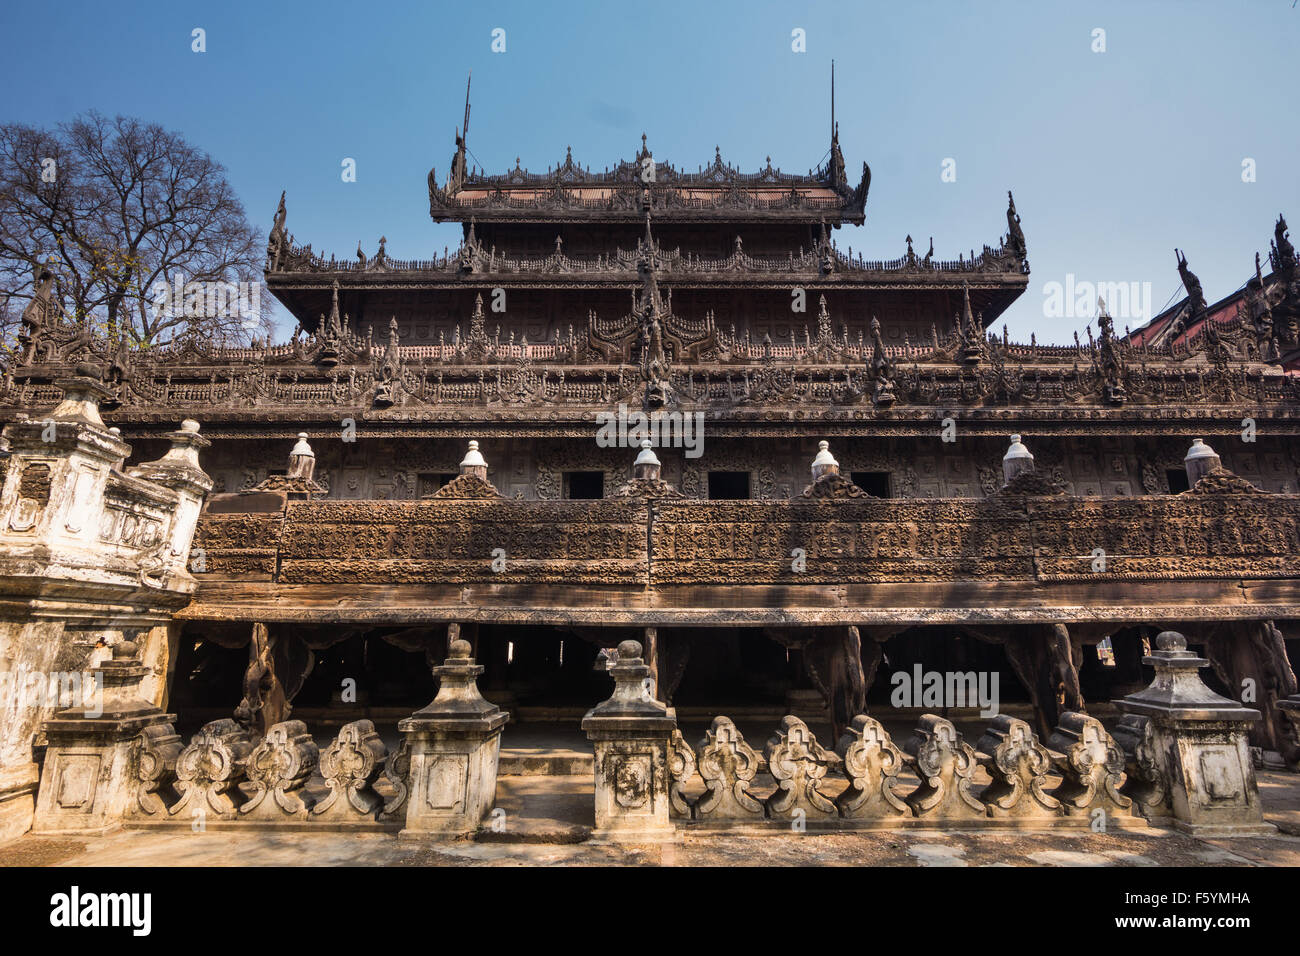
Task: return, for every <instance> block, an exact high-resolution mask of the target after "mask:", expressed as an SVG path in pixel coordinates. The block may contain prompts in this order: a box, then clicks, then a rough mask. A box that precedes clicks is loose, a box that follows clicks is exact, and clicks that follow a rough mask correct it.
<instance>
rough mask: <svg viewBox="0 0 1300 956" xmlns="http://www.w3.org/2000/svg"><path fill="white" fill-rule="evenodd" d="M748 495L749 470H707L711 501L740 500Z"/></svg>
mask: <svg viewBox="0 0 1300 956" xmlns="http://www.w3.org/2000/svg"><path fill="white" fill-rule="evenodd" d="M748 497H749V472H747V471H711V472H709V499H710V500H712V501H742V500H744V499H746V498H748Z"/></svg>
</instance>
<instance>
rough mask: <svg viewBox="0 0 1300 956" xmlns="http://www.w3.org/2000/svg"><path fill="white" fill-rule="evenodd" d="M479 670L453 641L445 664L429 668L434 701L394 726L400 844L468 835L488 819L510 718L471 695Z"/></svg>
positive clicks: (463, 643) (463, 644)
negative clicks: (400, 789)
mask: <svg viewBox="0 0 1300 956" xmlns="http://www.w3.org/2000/svg"><path fill="white" fill-rule="evenodd" d="M483 670H484V668H483V666H482V665H480V664H475V663H474V659H473V658H472V657H471V656H470V644H469V641H463V640H456V641H453V642H452V645H451V650H450V652H449V653H448V657H447V661H446V663H444V664H441V665H439V666H438V667H435V668H433V674H434V676H435V677H437V678H439V679H440V681H441V683H440V684H439V686H438V694H437V696H436V697H434V699H433V702H432V703H430V704H429V706H427V707H425V708H424V709H423V710H418V711H416V712H415V713H414V714H412V715H411V716H410V717H407V718H405V719H404V720H402V721H401V722H399V723H398V725H397V729H398V730H400V731H401V732H402V733H403V734H404V735H405V738H406V745H407V747H408V748H409V759H410V778H409V780H410V783H409V796H408V798H407V802H406V827H405V829H403V830H402V832H401V837H402V838H403V839H408V838H427V837H438V836H444V837H449V836H458V835H462V834H470V833H474V832H476V831H477V830H478V829H479V827H480V826H481V825H482V823H483V820H484V819H485V818H486V817H487V816H488V814H490V813H491V812H492V807H493V805H494V804H495V802H496V793H497V759H498V757H499V755H500V751H501V728H502V727H503V726H505V723H506V721H507V720H508V719H509V717H510V715H509V714H507V713H506V712H505V711H503V710H501V709H500V708H499V707H497V705H496V704H492V703H489V702H488V701H486V700H484V699H483V697H482V695H481V694H479V691H478V683H477V679H478V676H479V675H480V674H482V673H483Z"/></svg>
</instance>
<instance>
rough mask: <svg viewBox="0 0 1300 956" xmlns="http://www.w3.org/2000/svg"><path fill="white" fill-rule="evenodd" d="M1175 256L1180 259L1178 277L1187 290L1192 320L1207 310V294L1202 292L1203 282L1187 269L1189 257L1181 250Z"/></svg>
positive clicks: (1175, 252)
mask: <svg viewBox="0 0 1300 956" xmlns="http://www.w3.org/2000/svg"><path fill="white" fill-rule="evenodd" d="M1174 255H1175V256H1177V258H1178V275H1179V277H1180V278H1181V279H1182V280H1183V288H1184V289H1186V290H1187V308H1188V312H1189V315H1190V317H1191V318H1192V319H1195V318H1197V317H1198V316H1199V315H1200V314H1201V313H1202V312H1204V311H1205V309H1206V303H1205V293H1204V292H1203V291H1202V290H1201V280H1200V279H1198V278H1196V273H1195V272H1193V271H1192V270H1191V269H1189V268H1187V257H1186V256H1185V255H1183V253H1182V251H1181V250H1179V249H1175V250H1174Z"/></svg>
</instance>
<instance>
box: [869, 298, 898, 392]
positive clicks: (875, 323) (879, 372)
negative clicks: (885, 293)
mask: <svg viewBox="0 0 1300 956" xmlns="http://www.w3.org/2000/svg"><path fill="white" fill-rule="evenodd" d="M871 374H872V377H873V378H874V379H875V386H874V388H873V390H872V394H871V401H872V403H873V404H875V406H876V407H877V408H888V407H889V406H890V405H893V404H894V378H893V375H894V367H893V363H892V362H890V361H889V356H888V355H886V354H885V343H884V340H883V339H882V338H881V337H880V320H879V319H878V318H876V317H875V316H874V315H873V316H872V317H871Z"/></svg>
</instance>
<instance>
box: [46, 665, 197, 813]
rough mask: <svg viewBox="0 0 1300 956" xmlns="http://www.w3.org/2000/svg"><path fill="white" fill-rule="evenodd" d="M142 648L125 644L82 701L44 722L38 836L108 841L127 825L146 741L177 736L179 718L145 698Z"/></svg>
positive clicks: (96, 674) (101, 667)
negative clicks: (90, 836) (105, 836)
mask: <svg viewBox="0 0 1300 956" xmlns="http://www.w3.org/2000/svg"><path fill="white" fill-rule="evenodd" d="M136 650H137V648H136V645H135V644H134V643H132V642H131V641H122V642H121V643H119V644H116V645H114V646H113V656H112V657H111V658H110V659H108V660H105V661H102V662H101V663H100V664H99V666H98V667H96V668H95V669H94V671H93V672H92V673H93V674H94V677H95V680H94V686H93V687H91V688H85V687H83V688H81V691H82V695H81V696H82V700H81V701H79V702H77V703H75V704H73V705H72V706H68V707H64V708H61V709H59V710H57V711H55V713H54V715H53V716H52V717H51V718H50V719H48V720H47V721H45V727H44V729H45V738H46V741H47V747H46V752H45V766H44V770H43V772H42V773H41V782H40V790H39V791H38V793H37V797H36V816H35V820H34V822H33V825H32V829H33V830H34V831H35V832H38V833H103V832H106V831H108V830H111V829H113V828H114V827H116V826H118V825H119V824H120V823H121V820H122V818H123V816H124V815H125V814H126V812H127V808H128V806H129V804H130V802H131V800H132V798H133V797H134V796H135V791H136V787H137V779H138V776H139V775H138V770H139V762H140V747H141V734H143V733H154V734H162V735H164V736H167V735H171V734H172V733H173V731H172V728H171V722H172V721H173V720H175V719H176V718H175V717H174V716H173V715H171V714H165V713H163V712H162V711H161V710H159V709H158V708H156V707H154V706H153V704H151V703H149V702H148V701H146V700H143V699H142V698H141V697H140V684H141V682H142V681H143V680H144V679H145V677H146V676H147V675H148V674H149V668H147V667H145V666H144V665H143V664H141V663H140V661H139V660H138V659H137V658H136Z"/></svg>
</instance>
